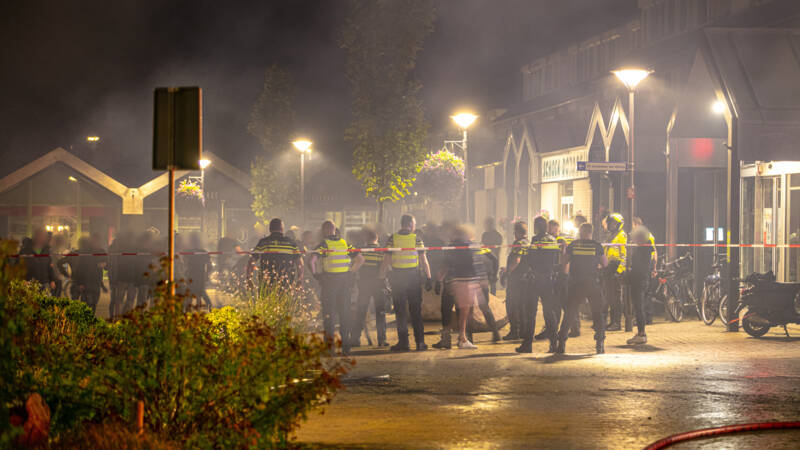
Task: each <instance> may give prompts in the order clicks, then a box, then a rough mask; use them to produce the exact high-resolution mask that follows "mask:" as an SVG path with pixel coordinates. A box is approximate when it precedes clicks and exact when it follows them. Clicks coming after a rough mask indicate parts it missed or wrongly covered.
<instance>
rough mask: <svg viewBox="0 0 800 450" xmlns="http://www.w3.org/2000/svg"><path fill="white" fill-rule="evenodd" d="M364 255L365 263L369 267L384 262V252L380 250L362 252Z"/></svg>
mask: <svg viewBox="0 0 800 450" xmlns="http://www.w3.org/2000/svg"><path fill="white" fill-rule="evenodd" d="M361 254H362V255H364V265H365V266H367V267H377V266H380V265H381V263H382V262H383V254H381V253H378V252H362V253H361Z"/></svg>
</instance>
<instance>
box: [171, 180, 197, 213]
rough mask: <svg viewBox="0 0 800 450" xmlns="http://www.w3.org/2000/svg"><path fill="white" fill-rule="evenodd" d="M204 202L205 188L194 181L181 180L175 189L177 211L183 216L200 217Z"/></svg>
mask: <svg viewBox="0 0 800 450" xmlns="http://www.w3.org/2000/svg"><path fill="white" fill-rule="evenodd" d="M203 200H204V198H203V188H202V187H201V186H200V183H198V182H196V181H194V180H181V182H180V183H179V184H178V187H177V188H175V209H176V210H177V211H178V212H179V213H181V214H184V215H192V214H195V215H199V214H200V212H201V211H202V208H203Z"/></svg>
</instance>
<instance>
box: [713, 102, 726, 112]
mask: <svg viewBox="0 0 800 450" xmlns="http://www.w3.org/2000/svg"><path fill="white" fill-rule="evenodd" d="M726 109H727V107H726V106H725V103H723V102H721V101H719V100H716V101H715V102H714V103H712V104H711V111H714V113H715V114H724V113H725V110H726Z"/></svg>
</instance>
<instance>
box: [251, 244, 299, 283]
mask: <svg viewBox="0 0 800 450" xmlns="http://www.w3.org/2000/svg"><path fill="white" fill-rule="evenodd" d="M253 253H254V254H253V258H254V259H256V260H257V263H258V270H259V281H260V282H262V283H281V284H282V285H284V286H290V285H292V284H294V282H295V281H296V280H295V278H296V277H297V269H298V267H299V265H300V259H301V258H302V256H301V252H300V249H299V248H298V247H297V242H295V241H294V240H292V239H289V238H287V237H286V236H284V235H283V233H281V232H272V233H271V234H270V235H269V236H267V237H265V238H262V239H261V240H259V241H258V244H256V247H255V248H254V249H253Z"/></svg>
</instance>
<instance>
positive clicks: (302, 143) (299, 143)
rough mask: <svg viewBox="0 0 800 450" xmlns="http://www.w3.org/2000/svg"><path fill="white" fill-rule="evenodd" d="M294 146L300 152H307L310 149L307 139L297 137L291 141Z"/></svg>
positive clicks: (309, 142)
mask: <svg viewBox="0 0 800 450" xmlns="http://www.w3.org/2000/svg"><path fill="white" fill-rule="evenodd" d="M292 145H294V148H296V149H297V150H298V151H299V152H300V153H308V152H310V151H311V141H309V140H307V139H298V140H296V141H294V142H292Z"/></svg>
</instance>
